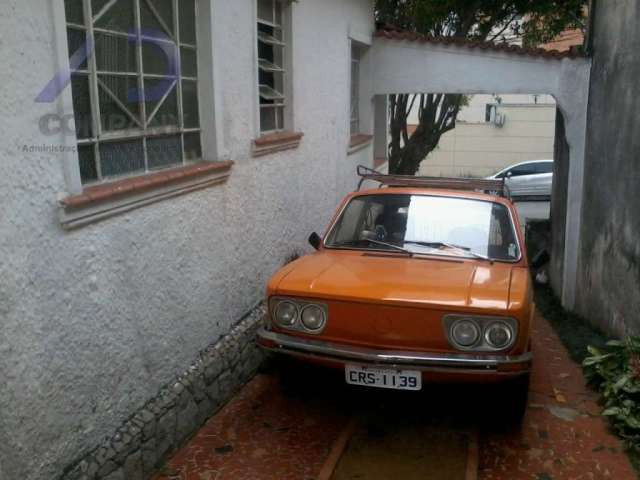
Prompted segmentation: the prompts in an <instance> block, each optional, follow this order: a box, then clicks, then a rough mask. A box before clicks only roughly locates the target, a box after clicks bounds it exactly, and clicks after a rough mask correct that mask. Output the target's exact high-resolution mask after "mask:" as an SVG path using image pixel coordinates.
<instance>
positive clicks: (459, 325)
mask: <svg viewBox="0 0 640 480" xmlns="http://www.w3.org/2000/svg"><path fill="white" fill-rule="evenodd" d="M451 338H452V339H453V341H454V342H456V343H457V344H458V345H460V346H461V347H470V346H472V345H474V344H475V343H476V342H477V341H478V339H479V338H480V327H478V325H477V324H476V322H474V321H472V320H459V321H457V322H456V323H454V324H453V328H452V329H451Z"/></svg>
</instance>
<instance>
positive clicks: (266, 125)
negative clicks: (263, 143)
mask: <svg viewBox="0 0 640 480" xmlns="http://www.w3.org/2000/svg"><path fill="white" fill-rule="evenodd" d="M275 129H276V109H275V108H273V107H262V108H261V109H260V130H261V131H263V132H268V131H270V130H275Z"/></svg>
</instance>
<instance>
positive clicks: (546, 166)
mask: <svg viewBox="0 0 640 480" xmlns="http://www.w3.org/2000/svg"><path fill="white" fill-rule="evenodd" d="M536 170H537V172H536V173H553V162H540V163H537V164H536Z"/></svg>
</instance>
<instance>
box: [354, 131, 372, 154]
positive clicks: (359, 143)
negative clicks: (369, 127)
mask: <svg viewBox="0 0 640 480" xmlns="http://www.w3.org/2000/svg"><path fill="white" fill-rule="evenodd" d="M371 140H373V135H365V134H362V133H358V134H355V135H351V138H350V139H349V154H352V153H355V152H357V151H358V150H362V149H363V148H365V147H366V146H368V145H369V144H370V143H371Z"/></svg>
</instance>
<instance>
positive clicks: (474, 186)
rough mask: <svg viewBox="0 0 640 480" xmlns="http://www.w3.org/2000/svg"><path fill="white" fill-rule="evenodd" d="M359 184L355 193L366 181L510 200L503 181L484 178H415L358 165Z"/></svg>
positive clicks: (507, 189) (507, 188)
mask: <svg viewBox="0 0 640 480" xmlns="http://www.w3.org/2000/svg"><path fill="white" fill-rule="evenodd" d="M357 172H358V176H359V177H360V182H358V188H357V191H359V190H360V188H361V187H362V184H363V183H364V182H365V181H366V180H371V181H374V182H378V183H379V184H380V186H381V187H382V186H387V187H422V188H442V189H451V190H471V191H480V192H486V193H494V194H495V195H498V196H500V197H504V198H509V199H510V198H511V196H510V192H509V187H507V185H506V184H505V182H504V179H496V180H491V179H484V178H451V177H416V176H413V175H387V174H384V173H380V172H378V171H377V170H373V169H371V168H368V167H365V166H364V165H358V168H357Z"/></svg>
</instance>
